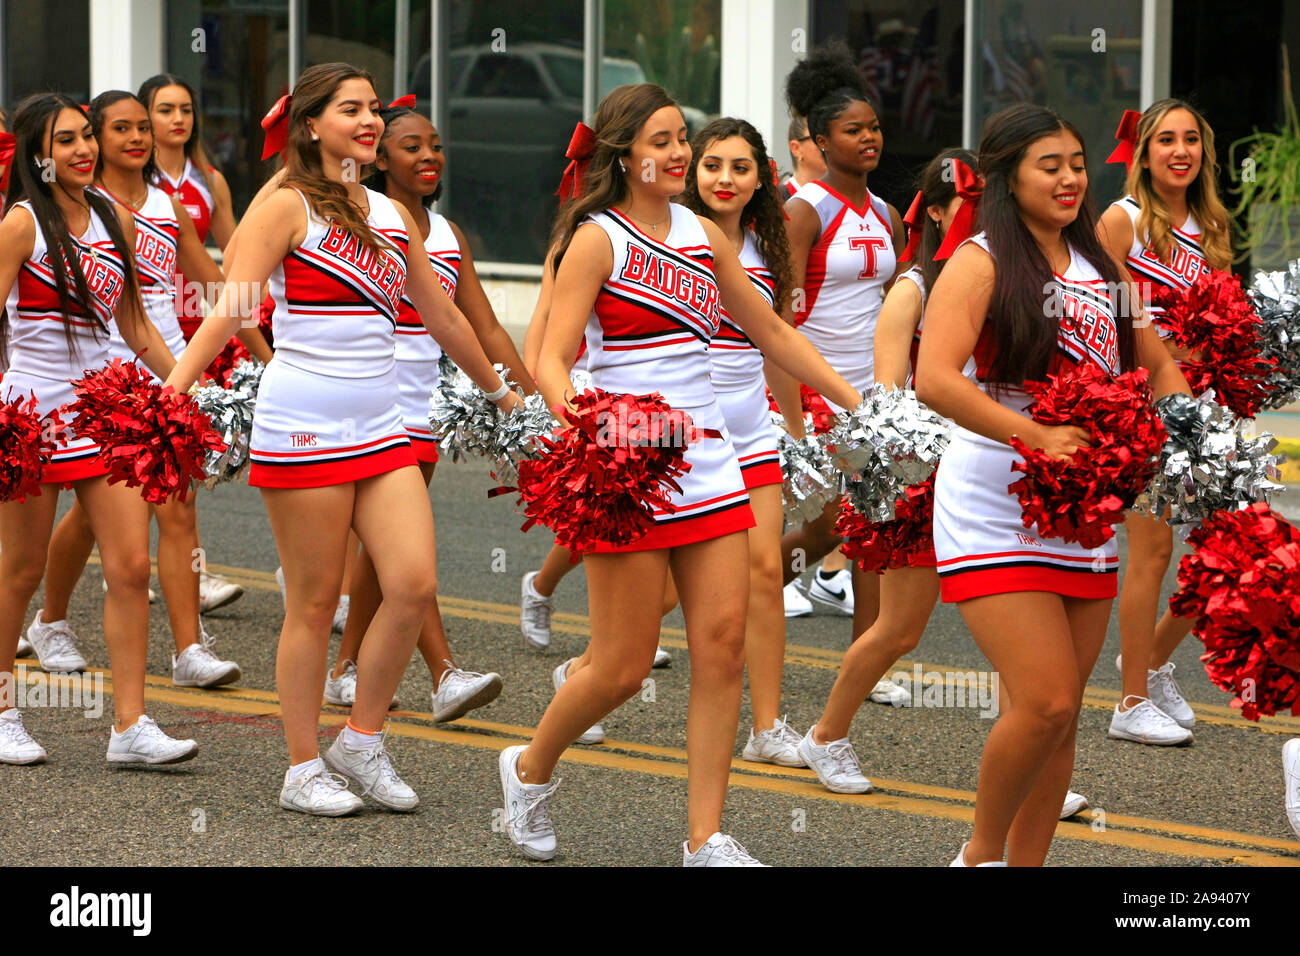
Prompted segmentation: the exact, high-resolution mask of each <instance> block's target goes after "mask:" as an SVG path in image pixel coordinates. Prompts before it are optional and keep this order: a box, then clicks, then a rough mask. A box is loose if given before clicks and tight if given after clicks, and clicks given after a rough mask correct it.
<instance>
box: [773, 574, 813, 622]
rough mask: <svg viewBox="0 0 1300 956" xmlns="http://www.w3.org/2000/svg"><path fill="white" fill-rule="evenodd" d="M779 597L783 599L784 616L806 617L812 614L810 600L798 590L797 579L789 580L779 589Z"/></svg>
mask: <svg viewBox="0 0 1300 956" xmlns="http://www.w3.org/2000/svg"><path fill="white" fill-rule="evenodd" d="M781 597H782V598H783V599H784V601H785V616H786V617H807V616H808V615H810V614H812V612H813V606H812V602H811V601H809V600H808V599H807V598H806V597H804V596H803V592H802V591H800V590H799V582H798V580H797V579H796V580H794V581H791V582H790V583H789V584H787V585H786V586H785V588H784V590H782V591H781Z"/></svg>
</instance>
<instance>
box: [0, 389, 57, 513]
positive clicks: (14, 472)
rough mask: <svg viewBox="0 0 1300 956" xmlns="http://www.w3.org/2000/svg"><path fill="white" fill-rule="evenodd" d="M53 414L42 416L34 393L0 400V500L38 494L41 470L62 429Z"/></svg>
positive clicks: (17, 499)
mask: <svg viewBox="0 0 1300 956" xmlns="http://www.w3.org/2000/svg"><path fill="white" fill-rule="evenodd" d="M62 427H63V426H62V422H60V421H59V416H58V414H57V413H52V414H50V415H49V416H47V417H46V418H44V419H42V418H41V417H40V416H39V415H38V414H37V413H36V396H35V395H31V396H30V397H28V398H26V399H24V398H23V397H22V396H19V395H15V396H14V397H13V398H12V399H10V400H9V401H7V402H0V501H25V500H27V496H28V495H33V496H35V495H39V494H40V493H41V469H42V468H43V467H44V466H45V464H46V463H47V462H48V461H49V460H50V455H51V454H52V453H53V452H54V449H55V446H56V441H55V436H56V435H57V434H58V432H59V429H60V428H62Z"/></svg>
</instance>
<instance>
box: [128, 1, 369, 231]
mask: <svg viewBox="0 0 1300 956" xmlns="http://www.w3.org/2000/svg"><path fill="white" fill-rule="evenodd" d="M166 17H167V48H166V53H167V56H166V64H167V65H166V69H167V71H168V72H170V73H174V74H176V75H177V76H180V77H182V78H184V79H185V80H186V81H187V82H189V83H190V85H191V86H193V87H194V88H195V90H197V91H198V96H199V104H198V106H199V110H200V115H201V117H202V121H203V138H204V142H205V144H206V145H207V147H208V153H209V155H210V156H211V157H212V158H213V160H214V161H215V162H216V164H217V166H218V168H219V169H220V170H221V171H222V173H223V174H224V175H225V177H226V181H227V182H228V183H229V184H230V192H231V196H232V198H233V200H234V207H235V214H236V217H238V216H240V215H242V213H243V210H244V209H245V207H247V205H248V202H249V200H250V199H252V198H253V194H254V193H255V192H257V189H258V187H260V186H261V185H262V183H264V182H265V181H266V179H267V177H268V176H270V175H271V173H272V172H273V171H274V169H275V165H274V161H268V162H266V163H263V162H262V140H263V133H262V127H261V120H262V117H263V116H264V115H265V114H266V111H267V109H269V108H270V106H271V104H272V103H274V102H275V100H276V98H277V97H279V96H280V95H281V94H283V93H286V92H288V75H289V62H288V36H289V4H288V0H258V2H248V0H168V3H167V12H166ZM196 27H201V28H202V29H203V36H204V41H205V42H204V44H203V45H204V49H203V50H202V51H195V50H194V40H193V35H192V31H193V30H194V29H195V28H196ZM144 79H145V77H140V80H144ZM390 82H391V81H390Z"/></svg>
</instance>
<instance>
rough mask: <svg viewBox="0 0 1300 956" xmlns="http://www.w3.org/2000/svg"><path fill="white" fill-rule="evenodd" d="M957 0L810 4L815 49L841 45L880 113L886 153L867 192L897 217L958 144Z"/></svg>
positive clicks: (960, 64) (961, 21) (960, 10)
mask: <svg viewBox="0 0 1300 956" xmlns="http://www.w3.org/2000/svg"><path fill="white" fill-rule="evenodd" d="M964 8H965V4H964V2H963V0H922V2H912V3H903V2H898V0H814V5H813V11H812V13H813V22H812V35H813V42H814V43H815V44H822V43H826V42H829V41H830V40H834V39H842V40H844V41H845V42H846V43H847V44H848V46H849V50H850V51H851V52H852V54H853V56H854V57H855V58H856V59H857V62H858V68H859V69H860V70H861V71H862V74H863V76H864V78H865V79H866V81H867V88H868V90H869V95H870V96H871V98H872V99H873V100H874V101H875V103H876V104H877V108H878V109H880V111H881V115H880V125H881V130H882V132H883V133H884V149H883V151H882V153H881V157H880V165H879V166H878V167H877V168H876V171H875V172H873V173H872V174H871V183H870V186H871V191H872V192H873V193H876V194H877V195H879V196H881V197H883V198H884V199H885V200H886V201H888V202H890V203H893V205H894V206H895V207H896V208H897V209H898V210H899V211H900V212H901V211H902V210H905V209H906V208H907V205H908V204H909V203H910V202H911V201H912V194H913V193H914V192H915V190H916V178H917V175H918V174H919V172H920V170H921V168H923V167H924V166H925V164H926V163H928V162H929V161H930V160H931V158H933V157H934V155H935V154H936V153H938V152H939V151H940V150H943V149H945V148H947V147H949V146H960V145H961V117H962V112H961V110H962V101H961V97H962V77H963V74H964V69H965V67H964V44H965V13H964Z"/></svg>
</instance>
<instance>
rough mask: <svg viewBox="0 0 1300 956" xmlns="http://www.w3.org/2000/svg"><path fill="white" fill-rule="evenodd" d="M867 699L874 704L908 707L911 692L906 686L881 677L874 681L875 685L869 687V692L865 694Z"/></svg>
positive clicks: (910, 701)
mask: <svg viewBox="0 0 1300 956" xmlns="http://www.w3.org/2000/svg"><path fill="white" fill-rule="evenodd" d="M867 700H869V701H871V702H872V703H875V704H891V705H892V706H894V707H909V706H911V703H912V692H911V691H910V690H908V689H907V688H906V687H902V686H900V685H899V684H895V683H894V682H893V681H892V680H890V679H889V678H888V677H882V678H880V680H878V681H876V686H875V687H873V688H871V693H870V694H868V695H867Z"/></svg>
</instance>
